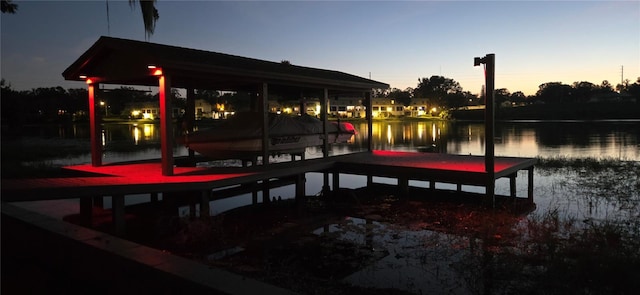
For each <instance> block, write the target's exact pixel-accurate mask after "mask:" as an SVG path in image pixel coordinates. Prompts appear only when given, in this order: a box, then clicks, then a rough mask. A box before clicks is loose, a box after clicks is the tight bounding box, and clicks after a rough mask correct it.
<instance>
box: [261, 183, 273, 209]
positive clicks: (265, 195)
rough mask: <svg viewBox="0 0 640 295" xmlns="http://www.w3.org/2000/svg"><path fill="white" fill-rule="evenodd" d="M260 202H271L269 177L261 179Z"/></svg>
mask: <svg viewBox="0 0 640 295" xmlns="http://www.w3.org/2000/svg"><path fill="white" fill-rule="evenodd" d="M262 203H264V204H269V203H271V195H270V190H269V179H268V178H267V179H264V180H262Z"/></svg>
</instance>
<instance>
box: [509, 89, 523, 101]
mask: <svg viewBox="0 0 640 295" xmlns="http://www.w3.org/2000/svg"><path fill="white" fill-rule="evenodd" d="M509 100H511V102H513V103H524V102H526V101H527V96H526V95H524V93H523V92H522V91H516V92H514V93H511V96H510V97H509Z"/></svg>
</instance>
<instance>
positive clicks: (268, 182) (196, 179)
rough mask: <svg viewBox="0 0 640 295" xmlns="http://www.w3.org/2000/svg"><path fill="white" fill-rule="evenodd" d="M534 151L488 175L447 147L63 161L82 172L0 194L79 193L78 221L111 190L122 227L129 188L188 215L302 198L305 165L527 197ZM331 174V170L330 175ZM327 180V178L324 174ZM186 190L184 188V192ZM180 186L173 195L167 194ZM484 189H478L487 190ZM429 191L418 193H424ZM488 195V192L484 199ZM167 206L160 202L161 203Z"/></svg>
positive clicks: (13, 198)
mask: <svg viewBox="0 0 640 295" xmlns="http://www.w3.org/2000/svg"><path fill="white" fill-rule="evenodd" d="M536 161H537V160H536V159H530V158H512V157H496V158H495V169H496V170H495V173H494V174H493V176H492V178H488V177H489V176H488V173H486V172H485V171H484V158H483V157H481V156H464V155H447V154H435V153H417V152H396V151H373V152H361V153H354V154H347V155H341V156H333V157H328V158H318V159H308V160H303V161H292V162H284V163H273V164H270V165H257V166H250V167H221V168H216V167H211V168H206V167H175V172H174V175H173V176H165V175H162V171H161V164H160V163H159V162H141V163H116V164H110V165H102V166H97V167H96V166H92V165H77V166H68V167H65V168H64V169H67V170H70V171H75V172H78V173H81V174H82V176H77V177H56V178H36V179H4V180H3V181H2V199H3V202H21V201H38V200H56V199H75V198H78V199H80V215H81V216H82V218H83V220H85V224H87V225H90V224H91V220H92V212H93V207H94V206H100V205H101V203H102V198H103V197H106V196H109V197H111V198H112V218H113V224H114V229H113V231H114V233H115V234H116V235H118V234H122V233H123V232H124V230H125V212H126V208H125V203H126V202H125V201H126V200H125V198H126V197H127V196H128V195H139V194H149V195H150V200H151V201H152V202H157V201H158V194H162V195H163V200H162V201H163V202H165V203H167V204H169V203H170V204H169V205H167V206H169V210H173V212H174V213H175V214H176V215H177V207H174V208H171V206H179V205H186V206H190V208H192V209H191V210H192V211H193V212H190V213H189V214H190V215H192V216H195V215H196V214H197V213H196V212H195V204H198V205H199V208H200V210H199V215H208V214H209V208H210V207H209V206H210V205H209V203H210V202H211V201H213V200H219V199H222V198H228V197H232V196H236V195H240V194H242V193H249V192H250V193H252V194H253V203H254V204H257V203H258V200H257V195H258V192H259V191H261V192H262V200H263V202H269V200H270V197H271V196H270V195H269V190H270V188H273V187H277V186H282V185H294V186H295V194H296V195H295V198H296V199H298V200H303V199H304V198H306V196H307V194H306V187H305V182H306V177H305V175H306V174H307V173H323V174H325V176H326V177H325V185H324V186H325V187H327V188H330V191H331V192H336V191H338V190H339V189H340V174H355V175H363V176H366V177H367V179H368V183H371V182H372V181H373V177H386V178H394V179H396V180H397V185H398V189H399V191H401V192H406V191H408V189H409V181H410V180H419V181H427V182H428V183H429V189H430V190H432V191H433V192H434V193H435V191H436V183H449V184H455V185H456V190H457V191H458V192H461V191H462V185H474V186H484V187H486V188H488V189H491V188H493V187H494V186H495V181H496V180H497V179H499V178H508V179H509V183H510V195H509V197H512V198H521V199H527V200H528V202H531V203H533V169H534V165H535V163H536ZM520 170H526V171H527V183H526V185H527V189H526V191H527V195H526V196H517V195H516V191H517V189H516V188H517V183H516V178H517V173H518V171H520ZM329 176H331V177H329ZM329 178H331V179H332V181H331V182H329V181H328V179H329ZM185 192H188V193H187V194H185ZM175 193H182V194H179V197H177V199H172V198H169V196H172V194H175ZM487 195H493V193H491V192H486V193H485V194H480V195H479V196H478V197H479V198H487ZM428 197H429V196H425V198H428ZM491 202H492V200H491V199H487V204H488V205H491ZM165 208H167V207H165Z"/></svg>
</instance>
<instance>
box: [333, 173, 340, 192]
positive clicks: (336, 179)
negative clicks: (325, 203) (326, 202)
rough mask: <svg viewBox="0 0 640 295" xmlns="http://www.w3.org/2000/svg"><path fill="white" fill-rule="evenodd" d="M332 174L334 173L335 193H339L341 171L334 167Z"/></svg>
mask: <svg viewBox="0 0 640 295" xmlns="http://www.w3.org/2000/svg"><path fill="white" fill-rule="evenodd" d="M331 174H332V175H333V193H334V194H337V193H338V191H339V190H340V172H338V169H334V170H333V172H332V173H331Z"/></svg>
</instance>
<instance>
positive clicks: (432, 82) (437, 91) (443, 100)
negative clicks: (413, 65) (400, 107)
mask: <svg viewBox="0 0 640 295" xmlns="http://www.w3.org/2000/svg"><path fill="white" fill-rule="evenodd" d="M459 92H462V87H461V86H460V83H458V82H456V81H455V80H453V79H451V78H445V77H443V76H431V78H421V79H420V78H419V79H418V86H417V87H416V88H415V89H414V90H413V96H414V97H420V98H422V97H424V98H426V99H428V100H429V102H430V103H431V104H436V105H439V106H452V105H455V103H453V102H448V99H447V97H451V98H455V97H456V94H458V93H459Z"/></svg>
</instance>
